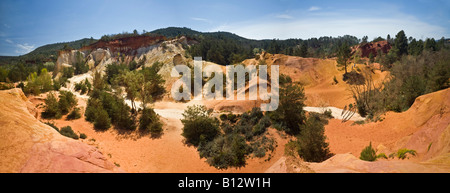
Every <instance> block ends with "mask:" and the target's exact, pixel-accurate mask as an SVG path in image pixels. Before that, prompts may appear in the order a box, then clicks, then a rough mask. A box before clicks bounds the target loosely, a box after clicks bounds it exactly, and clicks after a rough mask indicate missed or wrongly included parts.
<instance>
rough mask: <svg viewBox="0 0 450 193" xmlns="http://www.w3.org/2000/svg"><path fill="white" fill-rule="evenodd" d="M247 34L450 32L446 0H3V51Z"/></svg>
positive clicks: (0, 52)
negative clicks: (193, 33) (129, 37)
mask: <svg viewBox="0 0 450 193" xmlns="http://www.w3.org/2000/svg"><path fill="white" fill-rule="evenodd" d="M171 26H176V27H189V28H191V29H194V30H198V31H203V32H207V31H229V32H232V33H236V34H238V35H240V36H243V37H246V38H251V39H273V38H278V39H288V38H302V39H307V38H311V37H320V36H334V37H336V36H343V35H347V34H348V35H354V36H356V37H358V38H362V37H363V36H364V35H367V36H369V39H373V38H375V37H378V36H382V37H386V35H387V34H390V35H391V36H392V37H394V36H395V34H396V33H397V32H398V31H400V30H402V29H403V30H405V32H406V35H407V36H412V37H414V38H418V39H425V38H427V37H430V38H436V39H439V38H441V37H450V1H448V0H429V1H428V0H409V1H407V0H405V1H403V0H401V1H395V0H381V1H374V0H371V1H334V0H316V1H301V0H300V1H298V0H297V1H294V0H273V1H264V0H259V1H257V0H228V1H216V0H209V1H196V0H189V1H188V0H175V1H172V0H163V1H161V0H154V1H153V0H145V1H144V0H126V1H117V0H63V1H61V0H1V1H0V55H11V56H17V55H22V54H26V53H28V52H30V51H32V50H34V49H35V48H37V47H39V46H42V45H45V44H50V43H57V42H67V41H73V40H78V39H81V38H89V37H94V38H100V37H101V36H102V35H104V34H115V33H120V32H125V31H127V32H132V31H133V30H134V29H137V30H138V31H139V32H142V30H146V31H152V30H155V29H158V28H164V27H171Z"/></svg>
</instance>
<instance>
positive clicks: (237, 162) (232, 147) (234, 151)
mask: <svg viewBox="0 0 450 193" xmlns="http://www.w3.org/2000/svg"><path fill="white" fill-rule="evenodd" d="M198 149H199V152H200V157H202V158H206V161H207V162H208V163H209V164H210V165H211V166H214V167H216V168H218V169H227V168H229V167H243V166H245V164H246V157H247V155H248V154H250V152H251V147H250V146H249V145H248V144H247V143H246V141H245V139H244V137H242V136H240V135H238V134H230V135H226V136H219V137H217V138H215V139H214V140H213V141H210V142H202V143H201V144H200V146H199V148H198Z"/></svg>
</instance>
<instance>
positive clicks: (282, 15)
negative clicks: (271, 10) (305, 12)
mask: <svg viewBox="0 0 450 193" xmlns="http://www.w3.org/2000/svg"><path fill="white" fill-rule="evenodd" d="M275 17H276V18H279V19H292V18H293V17H292V16H290V15H287V14H280V15H276V16H275Z"/></svg>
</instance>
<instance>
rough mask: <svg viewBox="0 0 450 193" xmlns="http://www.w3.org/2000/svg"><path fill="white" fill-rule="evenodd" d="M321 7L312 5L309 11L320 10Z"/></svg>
mask: <svg viewBox="0 0 450 193" xmlns="http://www.w3.org/2000/svg"><path fill="white" fill-rule="evenodd" d="M320 9H321V8H320V7H317V6H312V7H310V8H309V9H308V11H318V10H320Z"/></svg>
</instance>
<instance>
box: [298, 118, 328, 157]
mask: <svg viewBox="0 0 450 193" xmlns="http://www.w3.org/2000/svg"><path fill="white" fill-rule="evenodd" d="M324 133H325V128H324V121H323V120H321V118H320V117H319V116H318V115H311V116H309V117H308V119H307V120H306V122H305V124H304V125H301V129H300V135H299V137H298V139H297V142H298V148H299V149H298V155H299V156H300V157H301V158H303V160H305V161H307V162H322V161H325V160H326V159H328V158H330V157H331V156H332V155H333V154H332V153H331V152H330V150H329V148H328V143H327V142H325V140H326V136H325V134H324Z"/></svg>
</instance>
